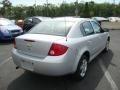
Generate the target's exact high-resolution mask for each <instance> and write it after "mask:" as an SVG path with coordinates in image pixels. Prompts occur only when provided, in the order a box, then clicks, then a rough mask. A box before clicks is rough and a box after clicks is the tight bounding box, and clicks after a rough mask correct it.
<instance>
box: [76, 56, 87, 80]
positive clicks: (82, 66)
mask: <svg viewBox="0 0 120 90" xmlns="http://www.w3.org/2000/svg"><path fill="white" fill-rule="evenodd" d="M87 69H88V58H87V57H86V55H83V56H82V57H81V59H80V61H79V64H78V67H77V71H76V73H75V77H76V78H78V79H83V78H84V77H85V76H86V72H87Z"/></svg>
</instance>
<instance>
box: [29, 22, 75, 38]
mask: <svg viewBox="0 0 120 90" xmlns="http://www.w3.org/2000/svg"><path fill="white" fill-rule="evenodd" d="M73 24H74V22H68V21H43V22H41V23H40V24H38V25H36V26H35V27H33V28H32V29H31V30H30V31H29V33H31V34H48V35H56V36H67V34H68V32H69V30H70V29H71V27H72V25H73Z"/></svg>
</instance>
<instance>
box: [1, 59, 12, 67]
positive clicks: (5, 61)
mask: <svg viewBox="0 0 120 90" xmlns="http://www.w3.org/2000/svg"><path fill="white" fill-rule="evenodd" d="M11 59H12V57H9V58H7V59H5V60H3V62H1V63H0V67H1V66H2V65H4V64H5V63H7V62H8V61H9V60H11Z"/></svg>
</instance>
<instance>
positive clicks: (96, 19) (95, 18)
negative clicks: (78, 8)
mask: <svg viewBox="0 0 120 90" xmlns="http://www.w3.org/2000/svg"><path fill="white" fill-rule="evenodd" d="M92 19H93V20H95V21H97V22H98V23H99V24H100V25H101V23H102V22H108V21H109V20H108V19H107V18H104V17H92Z"/></svg>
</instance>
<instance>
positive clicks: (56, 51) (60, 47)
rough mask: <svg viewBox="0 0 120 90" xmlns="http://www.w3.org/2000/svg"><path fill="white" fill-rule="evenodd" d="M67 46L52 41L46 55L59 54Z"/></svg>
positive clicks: (64, 50) (61, 53) (62, 52)
mask: <svg viewBox="0 0 120 90" xmlns="http://www.w3.org/2000/svg"><path fill="white" fill-rule="evenodd" d="M67 49H68V47H67V46H64V45H61V44H55V43H53V44H52V46H51V48H50V50H49V53H48V55H49V56H60V55H63V54H64V53H65V52H66V51H67Z"/></svg>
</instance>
